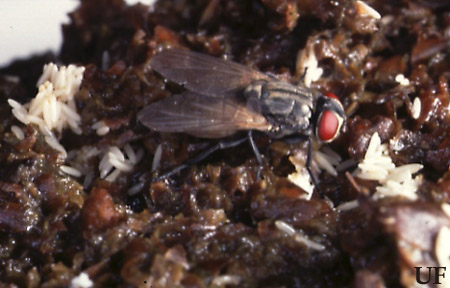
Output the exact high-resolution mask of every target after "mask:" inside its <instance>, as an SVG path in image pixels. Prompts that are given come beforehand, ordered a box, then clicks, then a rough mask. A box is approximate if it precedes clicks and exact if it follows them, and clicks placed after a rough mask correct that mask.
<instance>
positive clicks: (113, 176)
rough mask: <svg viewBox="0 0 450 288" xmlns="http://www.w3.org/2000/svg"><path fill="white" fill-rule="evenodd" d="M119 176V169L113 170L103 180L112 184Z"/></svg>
mask: <svg viewBox="0 0 450 288" xmlns="http://www.w3.org/2000/svg"><path fill="white" fill-rule="evenodd" d="M119 175H120V170H119V169H114V170H113V172H111V174H109V175H108V176H107V177H106V178H105V180H106V181H108V182H114V181H116V179H117V177H119Z"/></svg>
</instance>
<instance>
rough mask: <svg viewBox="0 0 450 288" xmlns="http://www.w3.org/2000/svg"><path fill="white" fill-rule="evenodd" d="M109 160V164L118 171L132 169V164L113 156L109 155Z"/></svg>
mask: <svg viewBox="0 0 450 288" xmlns="http://www.w3.org/2000/svg"><path fill="white" fill-rule="evenodd" d="M109 162H110V163H111V165H113V166H114V168H116V169H117V170H119V171H123V172H129V171H131V170H133V166H132V165H131V164H129V163H127V162H125V161H120V160H119V159H117V158H115V157H111V158H109Z"/></svg>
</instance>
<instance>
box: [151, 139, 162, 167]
mask: <svg viewBox="0 0 450 288" xmlns="http://www.w3.org/2000/svg"><path fill="white" fill-rule="evenodd" d="M162 152H163V151H162V145H161V144H159V145H158V147H157V148H156V151H155V155H154V156H153V162H152V171H155V170H156V169H158V168H159V165H160V163H161V157H162Z"/></svg>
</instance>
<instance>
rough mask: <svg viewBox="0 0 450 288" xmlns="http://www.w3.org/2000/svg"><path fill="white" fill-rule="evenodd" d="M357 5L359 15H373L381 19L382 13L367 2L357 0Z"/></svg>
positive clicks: (374, 17)
mask: <svg viewBox="0 0 450 288" xmlns="http://www.w3.org/2000/svg"><path fill="white" fill-rule="evenodd" d="M355 5H356V12H357V13H358V15H361V16H367V17H371V18H373V19H376V20H379V19H381V14H380V13H378V11H377V10H375V9H373V8H372V7H370V6H369V5H368V4H367V3H365V2H363V1H359V0H358V1H356V2H355Z"/></svg>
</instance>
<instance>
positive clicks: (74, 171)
mask: <svg viewBox="0 0 450 288" xmlns="http://www.w3.org/2000/svg"><path fill="white" fill-rule="evenodd" d="M59 169H61V171H62V172H64V173H66V174H68V175H71V176H74V177H81V175H82V174H81V172H80V170H78V169H76V168H73V167H70V166H66V165H61V166H60V167H59Z"/></svg>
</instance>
